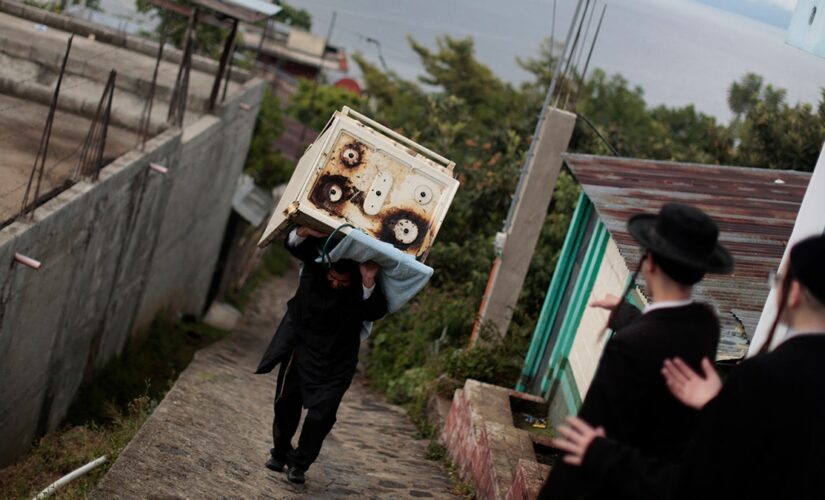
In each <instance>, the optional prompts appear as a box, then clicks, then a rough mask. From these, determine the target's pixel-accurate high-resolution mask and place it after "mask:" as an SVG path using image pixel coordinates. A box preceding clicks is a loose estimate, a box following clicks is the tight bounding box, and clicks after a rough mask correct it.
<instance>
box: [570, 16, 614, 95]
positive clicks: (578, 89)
mask: <svg viewBox="0 0 825 500" xmlns="http://www.w3.org/2000/svg"><path fill="white" fill-rule="evenodd" d="M605 12H607V4H605V5H604V7H602V15H601V16H600V17H599V24H598V25H597V26H596V33H595V34H594V35H593V43H592V44H591V45H590V52H589V53H588V54H587V61H585V63H584V71H582V73H581V74H580V75H579V84H578V85H577V86H576V95H575V96H573V109H576V105H577V104H578V103H579V94H581V91H582V85H584V77H585V75H587V68H589V67H590V58H591V57H593V49H595V48H596V41H597V40H598V39H599V32H600V31H601V30H602V21H604V13H605Z"/></svg>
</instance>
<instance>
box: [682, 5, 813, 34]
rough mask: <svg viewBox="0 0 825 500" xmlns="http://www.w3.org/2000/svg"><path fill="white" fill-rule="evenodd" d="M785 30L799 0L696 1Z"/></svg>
mask: <svg viewBox="0 0 825 500" xmlns="http://www.w3.org/2000/svg"><path fill="white" fill-rule="evenodd" d="M696 1H697V2H699V3H703V4H707V5H712V6H714V7H718V8H720V9H722V10H727V11H730V12H734V13H736V14H740V15H743V16H746V17H750V18H751V19H755V20H757V21H762V22H763V23H768V24H771V25H773V26H776V27H778V28H782V29H785V28H787V27H788V24H789V23H790V21H791V14H792V13H793V10H794V8H795V7H796V3H797V0H696Z"/></svg>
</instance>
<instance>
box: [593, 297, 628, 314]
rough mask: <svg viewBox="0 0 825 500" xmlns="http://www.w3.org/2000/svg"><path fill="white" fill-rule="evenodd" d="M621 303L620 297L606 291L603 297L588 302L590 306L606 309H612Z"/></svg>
mask: <svg viewBox="0 0 825 500" xmlns="http://www.w3.org/2000/svg"><path fill="white" fill-rule="evenodd" d="M621 303H622V298H621V297H619V296H617V295H613V294H612V293H608V294H607V295H605V296H604V297H603V298H601V299H599V300H594V301H592V302H591V303H590V307H599V308H602V309H607V310H608V311H612V310H613V309H616V308H617V307H618V306H619V304H621Z"/></svg>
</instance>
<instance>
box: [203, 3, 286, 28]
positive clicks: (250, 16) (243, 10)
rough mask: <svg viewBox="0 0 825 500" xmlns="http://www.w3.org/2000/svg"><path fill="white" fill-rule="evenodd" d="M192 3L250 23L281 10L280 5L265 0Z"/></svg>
mask: <svg viewBox="0 0 825 500" xmlns="http://www.w3.org/2000/svg"><path fill="white" fill-rule="evenodd" d="M192 3H194V4H195V5H199V6H202V7H206V8H208V9H211V10H214V11H215V12H220V13H221V14H224V15H226V16H229V17H232V18H235V19H240V20H241V21H246V22H248V23H254V22H258V21H261V20H263V19H266V18H268V17H272V16H274V15H275V14H277V13H278V12H280V11H281V7H279V6H278V5H275V4H273V3H270V2H265V1H263V0H192Z"/></svg>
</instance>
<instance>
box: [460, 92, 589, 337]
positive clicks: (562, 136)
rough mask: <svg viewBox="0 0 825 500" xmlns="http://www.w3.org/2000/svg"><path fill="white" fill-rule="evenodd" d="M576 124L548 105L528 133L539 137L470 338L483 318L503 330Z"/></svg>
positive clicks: (516, 298)
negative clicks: (537, 126)
mask: <svg viewBox="0 0 825 500" xmlns="http://www.w3.org/2000/svg"><path fill="white" fill-rule="evenodd" d="M575 125H576V115H575V114H574V113H570V112H568V111H564V110H561V109H558V108H554V107H549V108H547V114H546V117H545V119H544V121H543V123H542V125H541V128H540V129H539V133H538V134H536V135H535V136H534V138H533V140H534V141H538V143H537V144H536V145H535V153H534V154H533V155H532V157H531V159H530V161H529V163H528V164H527V169H526V171H525V173H524V178H523V180H522V182H521V183H520V185H519V190H517V192H516V194H515V195H514V198H513V204H512V217H511V219H510V224H509V225H508V226H507V227H505V230H504V231H502V233H499V235H503V238H504V242H503V244H502V245H501V253H500V256H498V257H496V260H495V262H494V263H493V270H492V272H491V273H490V278H489V280H488V281H487V290H486V291H485V293H484V299H482V302H481V308H480V309H479V314H478V319H477V320H476V325H475V327H474V328H473V335H472V340H471V342H475V340H476V339H477V338H478V334H479V331H480V328H482V327H483V326H484V325H485V324H490V325H492V326H493V327H494V328H495V329H496V330H497V331H498V333H499V334H500V335H501V336H504V335H505V334H506V333H507V328H508V326H509V325H510V320H511V319H512V317H513V308H515V306H516V302H518V296H519V294H520V293H521V287H522V286H523V285H524V278H525V277H526V276H527V271H528V269H529V267H530V261H531V260H532V258H533V252H534V250H535V248H536V244H537V243H538V239H539V235H540V234H541V228H542V226H543V225H544V219H545V218H546V217H547V207H548V206H550V200H551V199H552V198H553V189H554V187H555V186H556V181H557V180H558V177H559V172H560V171H561V166H562V161H563V160H562V154H563V153H565V152H566V151H567V145H568V144H569V142H570V138H571V137H572V136H573V128H574V127H575ZM501 237H502V236H499V237H497V239H500V238H501ZM497 243H499V242H497Z"/></svg>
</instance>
